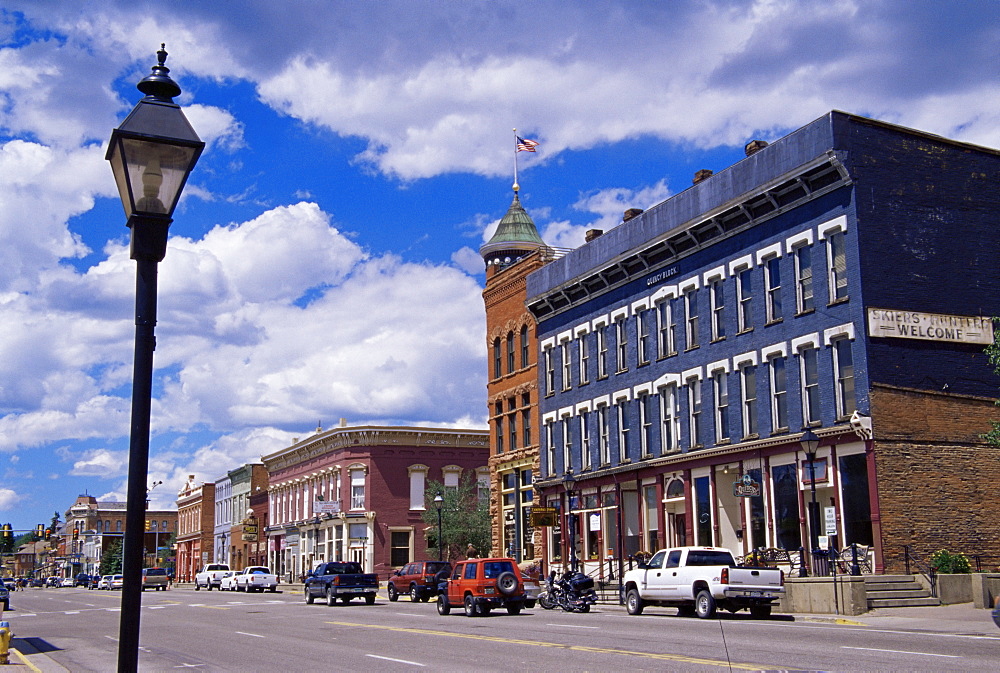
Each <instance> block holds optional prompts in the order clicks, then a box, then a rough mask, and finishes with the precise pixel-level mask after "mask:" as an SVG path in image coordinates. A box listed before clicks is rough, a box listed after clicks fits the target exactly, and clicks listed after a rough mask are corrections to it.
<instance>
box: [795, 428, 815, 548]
mask: <svg viewBox="0 0 1000 673" xmlns="http://www.w3.org/2000/svg"><path fill="white" fill-rule="evenodd" d="M799 443H800V444H801V445H802V451H803V452H805V454H806V459H807V460H808V461H809V489H810V491H811V492H812V503H811V505H810V509H809V543H810V548H811V549H813V550H815V549H816V547H818V546H819V529H818V528H817V527H816V526H817V525H818V519H819V512H818V507H817V506H816V449H817V448H818V447H819V437H818V436H817V435H816V433H815V432H813V431H812V430H810V429H809V428H806V429H805V430H804V431H803V432H802V438H801V439H799Z"/></svg>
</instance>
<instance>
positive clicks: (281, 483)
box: [263, 421, 489, 581]
mask: <svg viewBox="0 0 1000 673" xmlns="http://www.w3.org/2000/svg"><path fill="white" fill-rule="evenodd" d="M488 445H489V440H488V432H487V431H485V430H453V429H445V428H408V427H378V426H358V427H348V426H347V425H346V422H344V421H342V422H341V425H340V427H337V428H334V429H332V430H326V431H323V430H320V431H318V432H317V433H316V434H315V435H313V436H311V437H308V438H306V439H303V440H301V441H298V442H296V443H295V444H293V445H292V446H290V447H288V448H286V449H282V450H281V451H277V452H275V453H273V454H271V455H268V456H264V458H263V461H264V465H265V466H266V468H267V471H268V474H269V475H270V486H269V489H268V500H269V502H268V505H267V510H268V511H267V516H268V519H269V521H268V525H267V527H266V532H267V535H268V565H269V566H270V567H271V569H272V570H273V571H274V572H276V573H277V574H279V575H280V576H281V578H282V580H284V581H291V580H294V579H297V578H298V577H300V576H301V575H302V574H303V573H304V572H306V571H308V570H309V569H310V568H312V567H313V566H314V565H315V564H317V563H319V562H320V561H328V560H349V561H357V562H358V563H361V564H362V566H363V567H364V568H365V570H366V571H367V572H376V573H378V574H379V575H381V576H383V577H385V576H387V575H388V573H389V572H390V571H391V570H392V569H394V568H398V567H400V566H402V565H403V564H405V563H408V562H409V561H411V560H416V559H421V558H426V556H427V553H426V549H427V541H426V536H425V534H424V531H425V529H426V528H427V524H426V523H425V522H424V520H423V513H424V511H425V510H426V509H427V507H428V506H431V505H429V503H426V502H425V498H424V495H425V491H426V487H427V484H428V482H429V481H431V480H435V481H438V482H441V483H443V484H444V485H445V486H446V487H447V486H449V485H458V483H459V482H460V480H461V479H463V478H471V479H474V480H477V481H478V482H479V483H482V484H483V486H484V487H485V486H486V484H487V482H488V473H487V467H486V463H487V458H488V452H489V446H488Z"/></svg>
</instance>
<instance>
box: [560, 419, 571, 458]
mask: <svg viewBox="0 0 1000 673" xmlns="http://www.w3.org/2000/svg"><path fill="white" fill-rule="evenodd" d="M570 420H571V417H570V416H563V419H562V423H561V425H562V440H563V472H572V471H573V436H572V435H571V434H570Z"/></svg>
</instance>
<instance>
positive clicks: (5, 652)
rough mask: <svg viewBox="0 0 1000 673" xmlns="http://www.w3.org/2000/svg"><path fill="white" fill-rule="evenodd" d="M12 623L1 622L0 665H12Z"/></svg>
mask: <svg viewBox="0 0 1000 673" xmlns="http://www.w3.org/2000/svg"><path fill="white" fill-rule="evenodd" d="M10 635H11V634H10V622H0V664H9V663H10Z"/></svg>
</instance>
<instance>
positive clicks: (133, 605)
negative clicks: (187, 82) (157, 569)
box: [105, 45, 205, 671]
mask: <svg viewBox="0 0 1000 673" xmlns="http://www.w3.org/2000/svg"><path fill="white" fill-rule="evenodd" d="M156 55H157V58H158V61H159V62H158V64H157V65H155V66H153V70H152V74H150V75H148V76H147V77H145V78H144V79H143V80H142V81H141V82H139V84H138V85H137V88H138V89H139V91H141V92H142V93H144V94H145V97H144V98H143V99H142V100H140V101H139V103H138V104H136V106H135V107H134V108H133V109H132V112H130V113H129V115H128V117H126V118H125V121H124V122H122V124H121V126H119V127H118V128H116V129H115V130H114V131H113V132H112V133H111V141H110V143H109V144H108V153H107V156H106V157H105V158H106V159H107V160H108V161H110V162H111V171H112V173H114V176H115V183H117V185H118V193H119V194H120V196H121V200H122V206H123V207H124V208H125V216H126V217H127V218H128V222H127V226H128V228H129V229H130V230H131V232H132V235H131V243H130V246H129V252H130V257H131V258H132V259H134V260H136V281H135V358H134V364H133V371H132V421H131V435H130V441H129V463H128V490H127V496H126V498H127V499H126V503H127V504H126V511H125V546H124V549H123V567H122V575H123V576H124V582H123V586H122V603H121V622H120V625H119V641H118V670H119V671H135V670H137V668H138V665H139V612H140V608H141V607H142V594H141V591H142V587H141V582H142V562H143V539H144V536H145V526H144V525H143V524H144V519H145V508H144V504H145V499H146V476H147V471H148V468H149V416H150V407H151V404H152V382H153V350H154V349H155V347H156V337H155V335H154V328H155V326H156V274H157V264H159V262H160V261H161V260H162V259H163V257H164V256H165V255H166V252H167V229H168V228H169V227H170V223H171V222H172V221H173V219H172V217H171V216H172V215H173V212H174V208H175V207H176V206H177V200H178V199H179V198H180V194H181V190H182V189H183V188H184V183H185V182H187V179H188V175H190V174H191V170H192V169H193V168H194V165H195V163H197V161H198V157H199V156H201V152H202V150H203V149H204V148H205V143H203V142H202V141H201V139H199V138H198V134H197V133H195V131H194V129H193V128H191V124H189V123H188V120H187V119H186V118H185V117H184V113H183V112H182V111H181V108H180V106H179V105H177V104H176V103H174V101H173V98H174V96H177V95H179V94H180V92H181V88H180V87H179V86H177V84H176V82H174V81H173V80H172V79H170V75H169V72H170V69H169V68H167V67H166V66H165V65H164V63H165V62H166V60H167V52H166V51H165V50H164V45H160V50H159V51H158V52H156ZM140 503H142V504H140Z"/></svg>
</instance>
